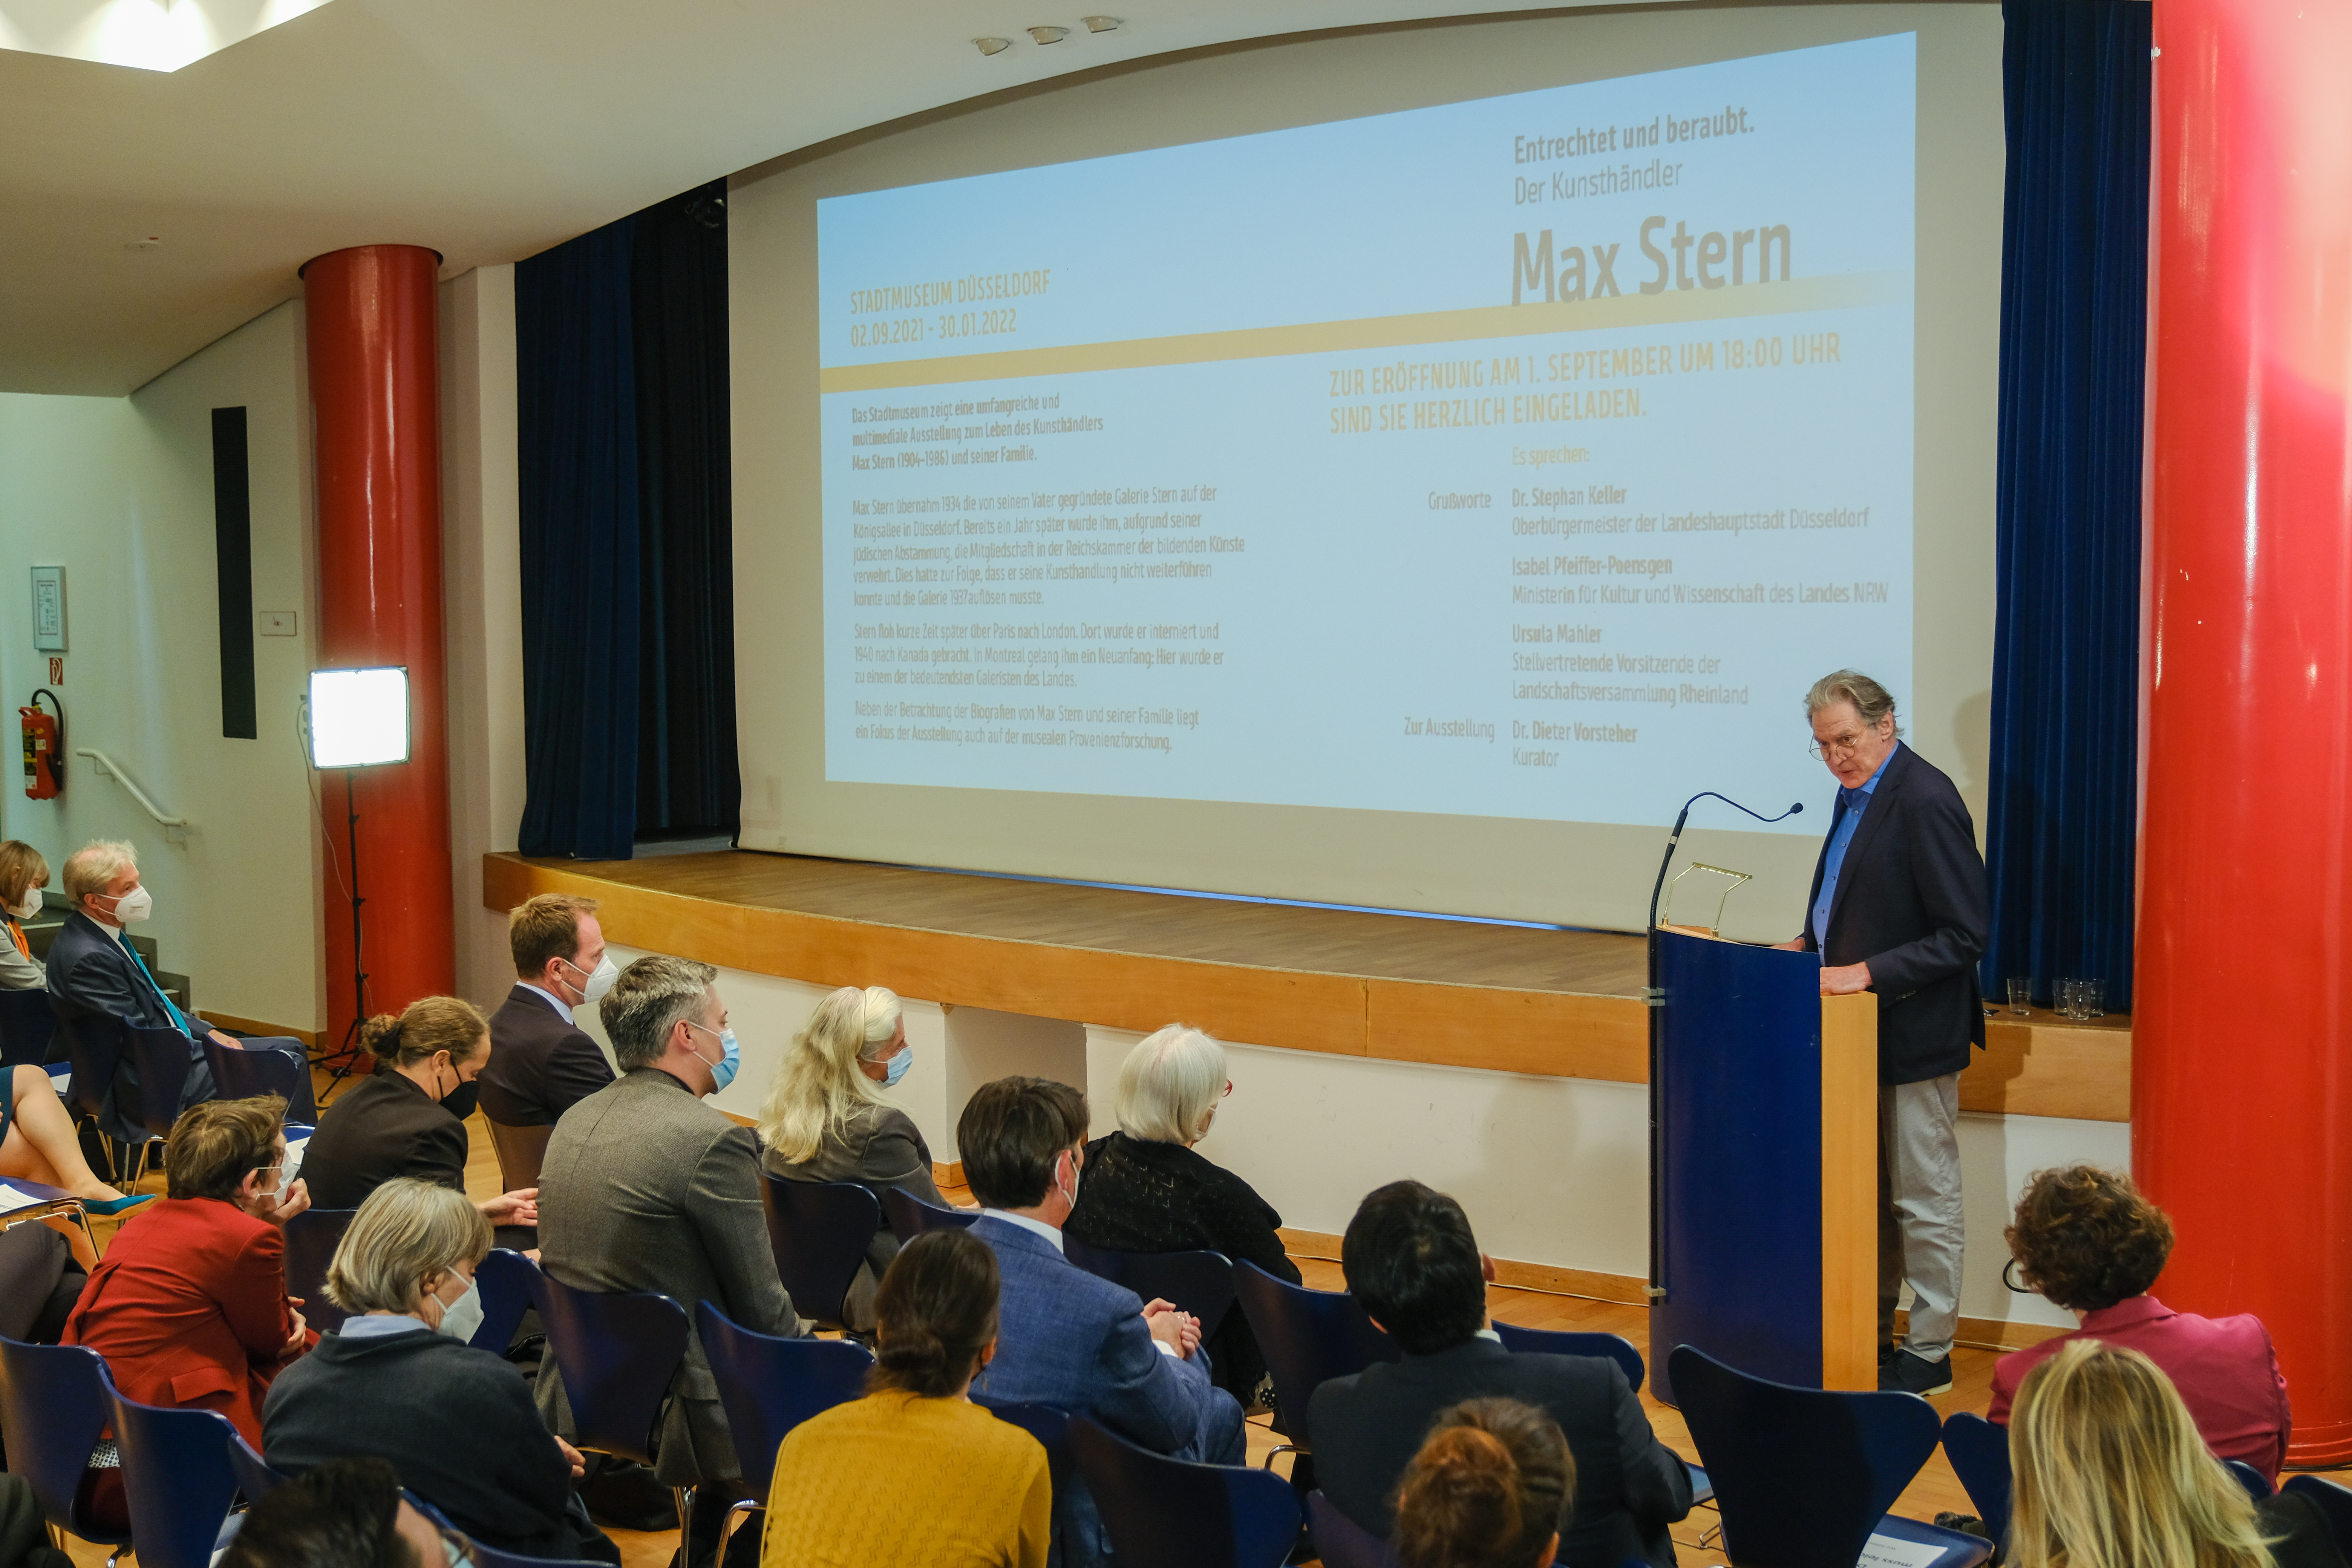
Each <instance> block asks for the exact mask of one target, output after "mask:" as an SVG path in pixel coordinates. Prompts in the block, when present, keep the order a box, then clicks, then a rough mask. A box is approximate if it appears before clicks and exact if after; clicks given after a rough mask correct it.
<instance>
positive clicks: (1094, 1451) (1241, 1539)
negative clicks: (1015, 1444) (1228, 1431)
mask: <svg viewBox="0 0 2352 1568" xmlns="http://www.w3.org/2000/svg"><path fill="white" fill-rule="evenodd" d="M1070 1455H1071V1458H1074V1459H1076V1461H1077V1466H1078V1473H1079V1474H1080V1475H1082V1476H1084V1477H1085V1478H1086V1482H1087V1490H1089V1491H1091V1492H1092V1493H1093V1494H1094V1499H1095V1507H1096V1508H1097V1510H1100V1512H1101V1514H1102V1521H1103V1528H1104V1529H1105V1530H1106V1531H1108V1532H1109V1534H1110V1542H1111V1547H1112V1549H1113V1550H1114V1551H1116V1552H1118V1561H1119V1565H1120V1568H1279V1565H1280V1563H1282V1561H1283V1560H1284V1559H1285V1558H1286V1557H1288V1556H1289V1555H1290V1550H1291V1548H1292V1547H1294V1546H1296V1545H1297V1544H1298V1498H1297V1494H1296V1493H1295V1492H1293V1491H1292V1490H1291V1489H1290V1483H1289V1482H1288V1481H1287V1480H1286V1479H1283V1478H1282V1477H1280V1476H1277V1475H1276V1474H1275V1473H1274V1472H1273V1471H1271V1470H1254V1469H1252V1468H1249V1467H1248V1466H1246V1465H1234V1466H1226V1465H1196V1464H1193V1463H1192V1462H1190V1461H1189V1460H1185V1459H1171V1458H1167V1457H1166V1456H1165V1455H1161V1454H1154V1453H1151V1452H1150V1451H1149V1450H1146V1449H1143V1448H1139V1447H1136V1446H1135V1445H1134V1444H1132V1443H1130V1442H1129V1441H1128V1440H1127V1439H1126V1438H1124V1437H1121V1436H1118V1435H1117V1434H1116V1433H1114V1432H1112V1431H1110V1430H1109V1429H1108V1428H1107V1427H1104V1426H1098V1425H1097V1424H1096V1423H1095V1422H1093V1421H1090V1420H1088V1419H1087V1417H1086V1416H1084V1415H1073V1416H1072V1417H1070Z"/></svg>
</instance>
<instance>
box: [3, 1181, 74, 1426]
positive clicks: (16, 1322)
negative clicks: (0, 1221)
mask: <svg viewBox="0 0 2352 1568" xmlns="http://www.w3.org/2000/svg"><path fill="white" fill-rule="evenodd" d="M87 1249H88V1244H87V1242H85V1243H84V1245H83V1246H82V1247H74V1246H72V1245H71V1244H70V1243H68V1241H67V1239H66V1237H64V1236H62V1235H60V1234H58V1232H57V1231H55V1230H52V1229H51V1228H49V1227H48V1226H45V1225H15V1226H9V1227H8V1228H7V1229H5V1230H0V1336H5V1337H6V1338H8V1339H12V1340H15V1341H16V1342H18V1343H20V1344H35V1345H53V1344H55V1343H57V1342H58V1335H60V1334H62V1333H64V1332H65V1331H66V1319H67V1318H68V1317H70V1316H71V1315H72V1313H73V1310H74V1303H75V1302H77V1301H79V1300H81V1292H82V1287H83V1286H85V1285H87V1284H89V1267H86V1266H85V1265H84V1264H83V1263H82V1261H81V1258H80V1257H79V1256H78V1255H79V1253H81V1252H83V1251H86V1250H87ZM0 1468H5V1466H0Z"/></svg>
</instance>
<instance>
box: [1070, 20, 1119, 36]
mask: <svg viewBox="0 0 2352 1568" xmlns="http://www.w3.org/2000/svg"><path fill="white" fill-rule="evenodd" d="M1078 20H1079V21H1081V22H1084V23H1085V24H1086V25H1087V32H1089V33H1112V32H1117V31H1118V17H1116V16H1081V17H1079V18H1078Z"/></svg>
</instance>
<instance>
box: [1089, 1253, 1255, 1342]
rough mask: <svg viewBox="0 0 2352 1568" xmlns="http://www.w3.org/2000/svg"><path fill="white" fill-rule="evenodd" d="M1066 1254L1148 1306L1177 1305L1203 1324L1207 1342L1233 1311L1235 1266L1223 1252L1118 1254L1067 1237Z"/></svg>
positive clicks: (1090, 1271) (1202, 1327)
mask: <svg viewBox="0 0 2352 1568" xmlns="http://www.w3.org/2000/svg"><path fill="white" fill-rule="evenodd" d="M1062 1251H1063V1254H1064V1255H1065V1256H1066V1257H1067V1258H1069V1260H1070V1261H1071V1262H1073V1263H1075V1264H1076V1265H1077V1266H1078V1267H1079V1268H1083V1269H1085V1270H1086V1271H1087V1273H1089V1274H1092V1275H1095V1276H1096V1277H1097V1278H1099V1279H1108V1280H1109V1281H1110V1282H1111V1283H1112V1284H1114V1285H1124V1286H1126V1287H1127V1288H1128V1289H1130V1290H1132V1291H1134V1292H1135V1293H1136V1294H1137V1295H1138V1296H1140V1297H1142V1298H1143V1299H1144V1300H1147V1301H1150V1300H1162V1301H1173V1302H1174V1303H1176V1305H1177V1306H1179V1307H1181V1308H1182V1309H1183V1310H1185V1311H1187V1312H1190V1313H1192V1316H1194V1317H1196V1318H1198V1319H1200V1320H1201V1337H1202V1339H1204V1340H1205V1339H1207V1338H1208V1337H1209V1336H1210V1335H1212V1334H1213V1333H1215V1332H1216V1331H1217V1327H1218V1325H1219V1324H1221V1323H1223V1321H1225V1314H1226V1313H1227V1312H1229V1311H1231V1310H1233V1306H1234V1266H1233V1262H1232V1260H1231V1259H1229V1258H1226V1256H1225V1255H1224V1254H1223V1253H1222V1252H1207V1251H1202V1252H1114V1251H1112V1250H1111V1249H1110V1248H1108V1247H1088V1246H1087V1244H1086V1243H1085V1242H1083V1241H1080V1240H1078V1239H1077V1238H1076V1237H1073V1236H1069V1235H1064V1236H1063V1237H1062Z"/></svg>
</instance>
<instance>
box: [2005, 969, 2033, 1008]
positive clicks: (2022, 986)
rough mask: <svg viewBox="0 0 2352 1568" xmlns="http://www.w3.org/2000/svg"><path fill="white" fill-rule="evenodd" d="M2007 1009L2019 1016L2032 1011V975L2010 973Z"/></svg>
mask: <svg viewBox="0 0 2352 1568" xmlns="http://www.w3.org/2000/svg"><path fill="white" fill-rule="evenodd" d="M2009 1010H2010V1011H2011V1012H2012V1013H2014V1014H2016V1015H2017V1016H2019V1017H2023V1016H2025V1015H2027V1014H2028V1013H2031V1012H2032V1011H2033V976H2032V975H2031V974H2012V975H2011V976H2010V977H2009Z"/></svg>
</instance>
